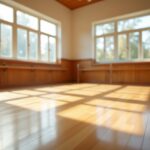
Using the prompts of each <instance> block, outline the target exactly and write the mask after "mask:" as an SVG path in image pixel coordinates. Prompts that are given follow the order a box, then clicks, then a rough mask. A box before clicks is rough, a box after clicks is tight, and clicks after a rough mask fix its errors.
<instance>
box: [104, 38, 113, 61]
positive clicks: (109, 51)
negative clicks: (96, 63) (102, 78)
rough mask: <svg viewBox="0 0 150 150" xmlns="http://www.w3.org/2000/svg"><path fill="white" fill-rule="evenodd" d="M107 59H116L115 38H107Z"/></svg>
mask: <svg viewBox="0 0 150 150" xmlns="http://www.w3.org/2000/svg"><path fill="white" fill-rule="evenodd" d="M105 48H106V49H105V58H106V59H108V60H112V59H113V58H114V37H113V36H108V37H106V38H105Z"/></svg>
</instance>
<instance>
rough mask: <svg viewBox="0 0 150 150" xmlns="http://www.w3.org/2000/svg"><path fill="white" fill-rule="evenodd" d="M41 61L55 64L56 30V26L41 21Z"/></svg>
mask: <svg viewBox="0 0 150 150" xmlns="http://www.w3.org/2000/svg"><path fill="white" fill-rule="evenodd" d="M40 27H41V28H40V30H41V32H42V35H41V60H42V61H50V62H51V63H55V62H56V51H57V42H56V41H57V37H56V35H57V30H56V24H53V23H50V22H47V21H45V20H41V26H40ZM48 58H49V59H48Z"/></svg>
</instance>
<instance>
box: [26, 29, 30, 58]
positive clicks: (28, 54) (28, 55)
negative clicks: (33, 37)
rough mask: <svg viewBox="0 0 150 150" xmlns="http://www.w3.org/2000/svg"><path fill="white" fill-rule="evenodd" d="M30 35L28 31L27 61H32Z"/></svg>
mask: <svg viewBox="0 0 150 150" xmlns="http://www.w3.org/2000/svg"><path fill="white" fill-rule="evenodd" d="M29 33H30V31H29V30H27V51H26V53H27V56H26V58H27V60H30V53H29V51H30V36H29Z"/></svg>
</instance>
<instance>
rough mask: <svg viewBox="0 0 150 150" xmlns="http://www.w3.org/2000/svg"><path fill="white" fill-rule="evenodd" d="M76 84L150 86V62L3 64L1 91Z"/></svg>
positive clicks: (11, 61) (0, 74) (5, 61)
mask: <svg viewBox="0 0 150 150" xmlns="http://www.w3.org/2000/svg"><path fill="white" fill-rule="evenodd" d="M78 65H79V70H77V66H78ZM77 75H78V76H77ZM77 77H78V78H77ZM77 81H79V82H92V83H112V84H147V85H150V62H141V63H114V64H98V65H97V64H95V63H94V62H93V60H91V59H87V60H65V59H63V60H62V61H61V63H60V64H58V65H50V64H43V63H31V62H23V61H15V60H5V59H1V60H0V88H4V87H17V86H28V85H41V84H54V83H69V82H77Z"/></svg>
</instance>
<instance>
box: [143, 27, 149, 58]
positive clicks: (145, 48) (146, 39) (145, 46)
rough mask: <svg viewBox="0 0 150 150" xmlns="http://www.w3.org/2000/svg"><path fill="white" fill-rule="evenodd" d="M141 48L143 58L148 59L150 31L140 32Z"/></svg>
mask: <svg viewBox="0 0 150 150" xmlns="http://www.w3.org/2000/svg"><path fill="white" fill-rule="evenodd" d="M142 47H143V51H144V58H150V30H147V31H143V32H142Z"/></svg>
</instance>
